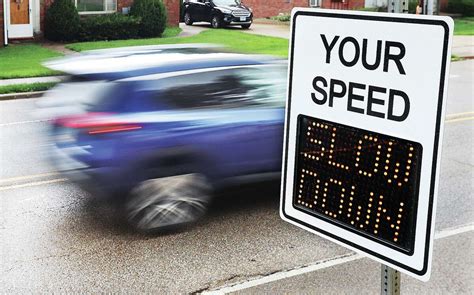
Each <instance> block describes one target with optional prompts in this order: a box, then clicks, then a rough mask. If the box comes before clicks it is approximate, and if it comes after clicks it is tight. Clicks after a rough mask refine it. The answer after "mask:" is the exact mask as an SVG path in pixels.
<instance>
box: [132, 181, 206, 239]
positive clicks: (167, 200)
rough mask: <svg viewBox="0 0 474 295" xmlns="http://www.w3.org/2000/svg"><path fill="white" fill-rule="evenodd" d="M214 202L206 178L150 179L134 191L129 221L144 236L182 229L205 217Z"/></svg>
mask: <svg viewBox="0 0 474 295" xmlns="http://www.w3.org/2000/svg"><path fill="white" fill-rule="evenodd" d="M210 199H211V186H210V185H209V183H208V181H207V179H206V177H205V176H204V175H202V174H198V173H191V174H182V175H176V176H170V177H163V178H155V179H149V180H145V181H143V182H141V183H139V184H138V185H137V186H136V187H135V188H134V189H133V190H132V192H131V196H130V199H129V200H128V201H127V203H126V212H127V218H128V221H129V223H130V224H131V225H132V226H133V227H134V228H135V229H137V230H139V231H142V232H150V231H157V230H163V229H167V228H171V227H179V226H182V225H185V224H189V223H192V222H195V221H196V220H198V219H199V218H200V217H202V216H203V215H204V214H205V212H206V210H207V206H208V204H209V201H210Z"/></svg>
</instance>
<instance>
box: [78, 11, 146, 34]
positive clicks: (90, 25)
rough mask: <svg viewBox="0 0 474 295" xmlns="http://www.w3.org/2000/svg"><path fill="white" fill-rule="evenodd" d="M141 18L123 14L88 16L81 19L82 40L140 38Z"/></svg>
mask: <svg viewBox="0 0 474 295" xmlns="http://www.w3.org/2000/svg"><path fill="white" fill-rule="evenodd" d="M140 24H141V21H140V18H138V17H134V16H126V15H123V14H118V13H114V14H105V15H94V16H88V17H86V18H84V19H82V20H81V31H80V33H79V38H78V39H79V40H80V41H98V40H119V39H134V38H138V37H139V35H138V32H139V30H140Z"/></svg>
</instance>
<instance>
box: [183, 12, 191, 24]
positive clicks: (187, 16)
mask: <svg viewBox="0 0 474 295" xmlns="http://www.w3.org/2000/svg"><path fill="white" fill-rule="evenodd" d="M184 23H185V24H186V25H188V26H192V24H193V19H192V17H191V14H190V13H189V12H186V13H185V14H184Z"/></svg>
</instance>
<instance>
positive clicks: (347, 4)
mask: <svg viewBox="0 0 474 295" xmlns="http://www.w3.org/2000/svg"><path fill="white" fill-rule="evenodd" d="M321 7H322V8H329V9H356V8H363V7H365V0H345V1H341V0H322V1H321Z"/></svg>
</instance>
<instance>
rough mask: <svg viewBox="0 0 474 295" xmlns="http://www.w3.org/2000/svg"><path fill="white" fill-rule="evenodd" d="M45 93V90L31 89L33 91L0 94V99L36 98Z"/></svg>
mask: <svg viewBox="0 0 474 295" xmlns="http://www.w3.org/2000/svg"><path fill="white" fill-rule="evenodd" d="M45 93H46V91H33V92H21V93H8V94H0V101H4V100H12V99H24V98H37V97H40V96H42V95H43V94H45Z"/></svg>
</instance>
